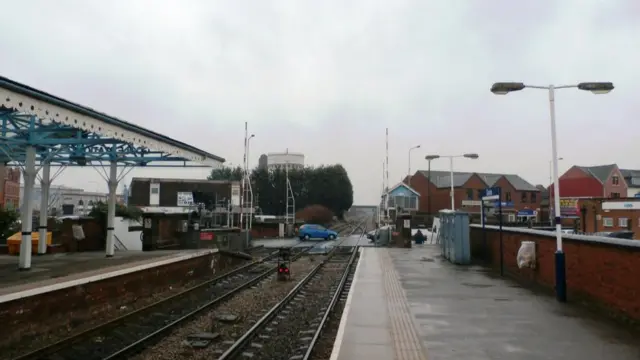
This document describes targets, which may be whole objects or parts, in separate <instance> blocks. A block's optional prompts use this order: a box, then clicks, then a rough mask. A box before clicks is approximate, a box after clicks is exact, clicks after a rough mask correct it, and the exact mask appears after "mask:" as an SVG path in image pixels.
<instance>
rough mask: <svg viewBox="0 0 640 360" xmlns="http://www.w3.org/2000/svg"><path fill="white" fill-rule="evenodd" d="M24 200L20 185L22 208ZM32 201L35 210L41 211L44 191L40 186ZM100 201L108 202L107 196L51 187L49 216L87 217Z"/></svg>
mask: <svg viewBox="0 0 640 360" xmlns="http://www.w3.org/2000/svg"><path fill="white" fill-rule="evenodd" d="M22 199H24V185H23V184H21V185H20V207H22V201H23V200H22ZM32 199H33V209H34V210H36V211H40V201H41V199H42V190H41V188H40V187H39V186H36V187H35V188H34V190H33V197H32ZM99 201H102V202H107V194H106V193H102V192H92V191H85V190H83V189H78V188H71V187H66V186H63V185H51V188H50V189H49V201H48V203H49V214H56V215H62V214H65V215H86V214H88V213H89V212H90V211H91V209H92V208H93V204H94V203H97V202H99ZM63 205H64V206H63ZM70 205H73V206H70ZM63 208H64V210H63Z"/></svg>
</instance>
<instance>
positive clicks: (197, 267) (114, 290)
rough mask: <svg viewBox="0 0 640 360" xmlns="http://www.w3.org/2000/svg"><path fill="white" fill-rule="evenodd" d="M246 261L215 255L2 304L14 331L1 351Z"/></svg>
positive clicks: (0, 312)
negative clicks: (28, 338) (20, 341)
mask: <svg viewBox="0 0 640 360" xmlns="http://www.w3.org/2000/svg"><path fill="white" fill-rule="evenodd" d="M213 259H215V262H214V263H212V260H213ZM243 261H244V260H241V259H238V258H233V257H228V256H221V255H220V254H211V255H207V256H200V257H196V258H192V259H188V260H184V261H180V262H176V263H172V264H168V265H164V266H160V267H155V268H150V269H146V270H143V271H138V272H134V273H130V274H126V275H121V276H117V277H113V278H109V279H105V280H102V281H96V282H92V283H87V284H84V285H78V286H73V287H70V288H66V289H61V290H57V291H54V292H50V293H44V294H40V295H35V296H31V297H27V298H23V299H17V300H13V301H10V302H6V303H1V304H0V323H2V324H5V325H6V326H8V327H9V328H10V329H11V331H10V332H8V333H7V334H6V335H7V336H3V337H2V338H0V349H1V348H2V347H4V346H9V344H11V343H12V342H13V341H19V339H20V338H21V337H23V336H33V335H35V334H40V333H46V332H47V330H48V329H54V328H60V327H67V328H69V330H71V328H72V327H74V325H73V324H81V323H82V320H83V319H82V318H81V317H82V316H92V317H100V316H102V314H103V313H108V312H114V309H118V308H120V307H121V306H123V305H127V304H129V303H132V302H135V301H136V299H138V298H142V297H148V296H151V295H152V294H155V293H160V292H163V291H165V290H167V289H168V288H169V287H171V286H179V285H181V284H186V283H187V282H189V281H191V280H196V279H199V278H207V277H213V276H214V275H215V274H219V273H222V272H225V271H228V270H229V269H230V268H232V267H234V266H237V265H238V264H239V263H241V262H243ZM212 265H213V268H212ZM87 310H90V311H87ZM45 323H46V324H45Z"/></svg>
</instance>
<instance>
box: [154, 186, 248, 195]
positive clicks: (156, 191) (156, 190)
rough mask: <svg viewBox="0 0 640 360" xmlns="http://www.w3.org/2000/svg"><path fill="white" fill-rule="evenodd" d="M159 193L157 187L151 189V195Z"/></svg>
mask: <svg viewBox="0 0 640 360" xmlns="http://www.w3.org/2000/svg"><path fill="white" fill-rule="evenodd" d="M159 191H160V189H158V188H157V187H153V188H151V193H152V194H157V193H158V192H159ZM238 193H239V191H238Z"/></svg>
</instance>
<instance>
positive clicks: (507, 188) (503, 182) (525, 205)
mask: <svg viewBox="0 0 640 360" xmlns="http://www.w3.org/2000/svg"><path fill="white" fill-rule="evenodd" d="M494 186H496V187H500V188H501V189H502V201H508V200H507V192H509V193H510V194H511V200H510V201H511V202H513V209H515V210H523V209H533V210H537V209H538V208H540V200H541V199H540V198H541V195H540V192H539V191H535V193H536V199H535V200H536V201H535V202H533V203H532V202H531V193H532V192H534V191H517V190H516V189H515V188H514V187H513V185H511V183H510V182H509V181H508V180H507V179H506V178H505V177H504V176H503V177H501V178H500V179H498V181H496V183H495V185H494ZM523 192H524V193H525V194H526V197H527V198H526V201H525V202H523V201H522V193H523Z"/></svg>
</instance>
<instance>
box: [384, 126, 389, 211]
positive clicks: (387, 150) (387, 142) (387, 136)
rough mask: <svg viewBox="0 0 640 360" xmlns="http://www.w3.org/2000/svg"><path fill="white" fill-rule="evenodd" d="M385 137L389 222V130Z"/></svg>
mask: <svg viewBox="0 0 640 360" xmlns="http://www.w3.org/2000/svg"><path fill="white" fill-rule="evenodd" d="M385 131H386V136H385V145H386V158H385V162H386V166H385V189H384V193H385V197H384V198H385V202H384V207H385V215H386V217H387V221H388V220H389V128H386V130H385Z"/></svg>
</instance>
